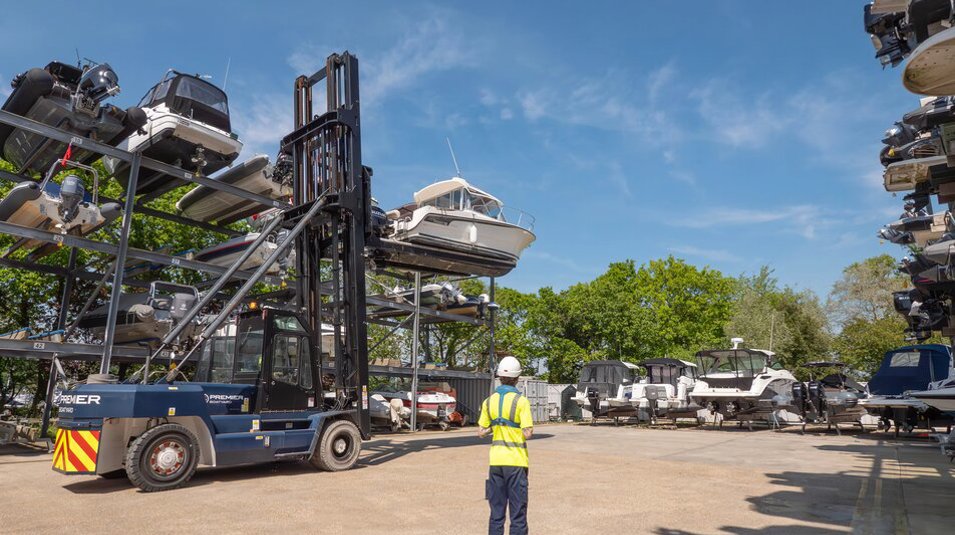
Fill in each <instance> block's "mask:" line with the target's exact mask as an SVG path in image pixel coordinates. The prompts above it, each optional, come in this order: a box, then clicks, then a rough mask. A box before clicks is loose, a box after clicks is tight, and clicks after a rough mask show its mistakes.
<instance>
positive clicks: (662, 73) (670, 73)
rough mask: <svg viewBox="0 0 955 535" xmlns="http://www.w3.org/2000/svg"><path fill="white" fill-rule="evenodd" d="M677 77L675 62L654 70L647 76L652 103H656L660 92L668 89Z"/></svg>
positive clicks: (648, 95)
mask: <svg viewBox="0 0 955 535" xmlns="http://www.w3.org/2000/svg"><path fill="white" fill-rule="evenodd" d="M674 78H676V67H675V66H674V65H673V62H672V61H671V62H670V63H667V64H666V65H664V66H662V67H660V68H659V69H656V70H655V71H652V72H651V73H650V76H648V77H647V98H649V99H650V102H651V103H656V102H657V100H658V99H659V97H660V92H661V91H663V90H664V89H666V88H667V87H668V86H670V84H671V83H672V82H673V80H674Z"/></svg>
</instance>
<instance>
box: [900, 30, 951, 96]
mask: <svg viewBox="0 0 955 535" xmlns="http://www.w3.org/2000/svg"><path fill="white" fill-rule="evenodd" d="M902 85H904V86H905V88H906V89H908V90H909V91H911V92H913V93H915V94H918V95H952V94H955V28H948V29H946V30H943V31H940V32H938V33H936V34H935V35H933V36H931V37H929V38H928V39H926V40H925V41H923V42H922V43H921V44H919V46H918V47H916V48H915V50H913V51H912V54H911V55H909V59H908V61H907V62H906V64H905V69H904V70H903V71H902Z"/></svg>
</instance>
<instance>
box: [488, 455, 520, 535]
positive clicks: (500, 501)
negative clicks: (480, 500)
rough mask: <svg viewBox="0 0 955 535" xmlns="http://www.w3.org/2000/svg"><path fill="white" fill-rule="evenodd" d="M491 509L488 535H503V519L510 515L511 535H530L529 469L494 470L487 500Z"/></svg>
mask: <svg viewBox="0 0 955 535" xmlns="http://www.w3.org/2000/svg"><path fill="white" fill-rule="evenodd" d="M485 497H486V498H487V501H488V503H489V504H490V505H491V519H490V521H489V522H488V526H487V532H488V534H489V535H504V519H505V518H506V517H507V511H508V509H510V512H511V535H526V534H527V468H523V467H520V466H492V467H491V469H490V472H489V473H488V477H487V489H486V496H485Z"/></svg>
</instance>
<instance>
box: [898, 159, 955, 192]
mask: <svg viewBox="0 0 955 535" xmlns="http://www.w3.org/2000/svg"><path fill="white" fill-rule="evenodd" d="M947 162H948V160H947V158H946V156H944V155H942V156H929V157H927V158H912V159H911V160H902V161H901V162H895V163H893V164H889V166H888V167H886V168H885V171H884V172H883V173H882V180H883V185H884V186H885V191H889V192H898V191H910V190H913V189H915V186H917V185H918V184H920V183H922V182H928V181H929V179H930V178H932V168H933V167H936V166H939V165H941V166H945V165H947Z"/></svg>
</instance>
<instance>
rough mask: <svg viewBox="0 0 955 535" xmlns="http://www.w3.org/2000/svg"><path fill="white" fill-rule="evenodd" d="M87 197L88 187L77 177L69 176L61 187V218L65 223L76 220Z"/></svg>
mask: <svg viewBox="0 0 955 535" xmlns="http://www.w3.org/2000/svg"><path fill="white" fill-rule="evenodd" d="M85 195H86V187H85V186H84V185H83V181H82V180H81V179H80V177H78V176H76V175H67V177H66V178H64V179H63V183H62V184H61V185H60V199H61V200H62V202H61V203H60V217H62V218H63V221H65V222H67V223H69V222H71V221H73V219H75V218H76V215H77V214H78V213H79V210H80V203H82V202H83V197H84V196H85Z"/></svg>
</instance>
